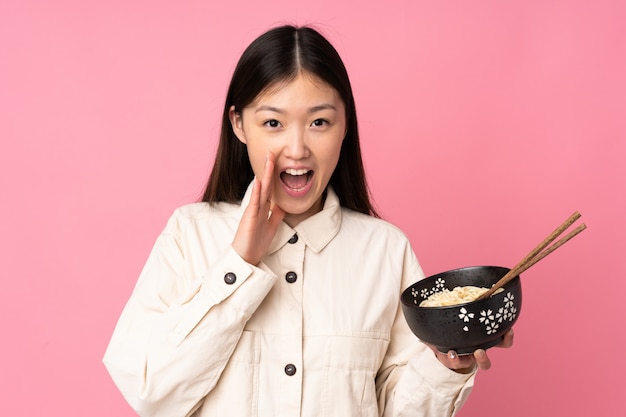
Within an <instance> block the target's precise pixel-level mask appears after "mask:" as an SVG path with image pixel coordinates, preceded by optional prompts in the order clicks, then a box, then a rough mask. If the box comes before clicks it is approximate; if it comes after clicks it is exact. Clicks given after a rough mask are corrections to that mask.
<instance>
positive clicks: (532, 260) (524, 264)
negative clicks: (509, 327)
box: [476, 212, 587, 300]
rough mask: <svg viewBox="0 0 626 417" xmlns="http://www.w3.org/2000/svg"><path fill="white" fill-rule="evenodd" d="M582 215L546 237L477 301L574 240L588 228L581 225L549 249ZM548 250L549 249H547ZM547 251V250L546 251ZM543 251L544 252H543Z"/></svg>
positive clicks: (577, 213) (571, 217) (568, 221)
mask: <svg viewBox="0 0 626 417" xmlns="http://www.w3.org/2000/svg"><path fill="white" fill-rule="evenodd" d="M580 216H581V215H580V213H579V212H575V213H574V214H572V215H571V216H570V217H569V218H568V219H567V220H565V221H564V222H563V223H562V224H561V225H560V226H559V227H557V228H556V229H555V230H554V232H552V233H551V234H550V235H549V236H548V237H546V238H545V239H544V240H543V241H542V242H541V243H540V244H539V245H537V247H536V248H535V249H533V250H532V251H531V252H530V253H529V254H528V255H526V257H524V259H522V260H521V261H520V262H519V263H518V264H517V265H515V266H514V267H513V269H511V270H510V271H509V272H507V274H506V275H505V276H503V277H502V278H500V280H499V281H498V282H496V283H495V284H494V285H493V286H492V287H491V288H489V290H488V291H487V292H485V293H483V294H482V295H481V296H480V297H478V298H476V300H482V299H483V298H487V297H490V296H491V295H492V294H493V293H494V292H496V291H497V290H498V289H499V288H500V287H502V286H503V285H505V284H506V283H508V282H509V281H511V280H512V279H513V278H515V277H516V276H518V275H519V274H521V273H522V272H524V271H526V270H527V269H528V268H530V267H531V266H533V265H534V264H536V263H537V262H539V261H540V260H542V259H543V258H545V257H546V256H548V255H549V254H551V253H552V252H554V251H555V250H557V249H558V248H560V247H561V246H563V244H564V243H565V242H567V241H568V240H570V239H572V238H573V237H574V236H576V235H577V234H579V233H580V232H582V231H583V230H585V229H586V228H587V226H585V224H581V225H580V226H578V227H577V228H576V229H574V230H572V231H571V232H570V233H568V234H567V235H566V236H565V237H563V238H561V239H560V240H558V241H557V242H556V243H555V244H553V245H552V246H550V247H548V245H549V244H550V243H552V241H554V239H556V238H557V237H558V236H560V235H561V234H562V233H563V232H565V230H567V229H568V228H569V227H570V226H571V225H572V224H574V222H575V221H576V220H578V219H579V218H580ZM546 248H547V249H546ZM544 249H545V250H544ZM542 251H543V252H542Z"/></svg>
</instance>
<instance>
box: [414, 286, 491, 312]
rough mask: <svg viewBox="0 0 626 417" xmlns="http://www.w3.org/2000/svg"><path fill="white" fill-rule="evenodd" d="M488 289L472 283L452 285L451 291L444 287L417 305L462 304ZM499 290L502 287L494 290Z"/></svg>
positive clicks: (443, 305)
mask: <svg viewBox="0 0 626 417" xmlns="http://www.w3.org/2000/svg"><path fill="white" fill-rule="evenodd" d="M488 289H489V288H483V287H474V286H472V285H467V286H464V287H454V289H453V290H452V291H450V290H448V289H444V290H443V291H439V292H436V293H433V294H431V295H430V296H429V297H428V298H427V299H425V300H424V301H422V302H421V303H420V304H419V306H420V307H446V306H453V305H456V304H463V303H467V302H469V301H473V300H475V299H476V298H478V297H480V296H481V295H482V294H483V293H485V292H487V290H488ZM501 291H503V289H502V288H500V289H498V291H496V294H497V293H498V292H501Z"/></svg>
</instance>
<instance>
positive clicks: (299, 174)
mask: <svg viewBox="0 0 626 417" xmlns="http://www.w3.org/2000/svg"><path fill="white" fill-rule="evenodd" d="M312 176H313V171H311V170H310V169H293V168H287V169H286V170H284V171H283V172H281V173H280V180H281V181H282V182H283V184H285V185H286V186H287V187H288V188H289V189H291V190H293V191H301V190H303V189H304V188H305V187H306V185H307V184H308V183H309V180H310V179H311V177H312Z"/></svg>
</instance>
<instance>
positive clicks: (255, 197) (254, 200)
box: [248, 177, 262, 214]
mask: <svg viewBox="0 0 626 417" xmlns="http://www.w3.org/2000/svg"><path fill="white" fill-rule="evenodd" d="M261 186H262V184H261V181H260V180H259V179H258V178H257V177H254V180H253V183H252V193H251V194H250V202H249V203H248V209H249V210H251V211H252V212H253V213H254V214H258V211H259V200H260V198H261Z"/></svg>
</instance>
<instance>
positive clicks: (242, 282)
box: [103, 219, 276, 417]
mask: <svg viewBox="0 0 626 417" xmlns="http://www.w3.org/2000/svg"><path fill="white" fill-rule="evenodd" d="M179 236H180V234H179V230H177V224H176V222H175V221H174V220H173V219H170V222H169V223H168V225H167V226H166V228H165V230H164V232H163V233H162V234H161V235H160V236H159V237H158V238H157V241H156V243H155V246H154V248H153V249H152V252H151V254H150V256H149V258H148V260H147V262H146V265H145V266H144V269H143V270H142V272H141V275H140V277H139V279H138V281H137V284H136V287H135V289H134V291H133V293H132V295H131V297H130V299H129V300H128V302H127V304H126V306H125V308H124V310H123V311H122V314H121V316H120V318H119V320H118V323H117V325H116V327H115V330H114V332H113V336H112V338H111V340H110V342H109V345H108V347H107V350H106V352H105V355H104V359H103V362H104V364H105V366H106V368H107V370H108V372H109V374H110V375H111V377H112V379H113V381H114V382H115V384H116V385H117V387H118V388H119V390H120V391H121V393H122V394H123V396H124V397H125V399H126V400H127V401H128V403H129V404H130V405H131V407H132V408H133V409H135V411H136V412H137V413H138V414H139V415H140V416H153V417H158V416H167V417H177V416H180V417H183V416H189V415H191V414H192V413H193V412H194V411H195V410H196V409H197V408H198V407H199V406H200V405H201V403H202V399H203V398H204V397H205V396H206V395H207V393H209V392H210V391H211V389H213V387H214V386H215V384H216V383H217V381H218V380H219V378H220V375H221V373H222V371H223V370H224V368H225V366H226V364H227V362H228V360H229V358H230V355H231V354H232V352H233V350H234V349H235V347H236V345H237V343H238V340H239V337H240V336H241V334H242V331H243V328H244V326H245V324H246V322H247V321H248V319H249V318H250V317H251V315H252V314H253V312H254V311H255V310H256V309H257V307H258V306H259V305H260V303H261V302H262V300H263V299H264V298H265V296H266V295H267V293H268V292H269V291H270V289H271V288H272V286H273V284H274V282H275V281H276V276H275V275H274V274H273V273H272V272H271V271H270V270H269V269H268V268H267V267H266V266H264V265H263V264H261V265H259V267H255V266H252V265H250V264H248V263H246V262H245V261H244V260H243V259H241V258H240V257H239V256H238V254H237V253H236V252H235V251H234V250H233V249H232V247H230V246H229V247H228V248H226V249H225V251H224V253H223V254H222V256H220V257H219V259H218V260H217V261H216V262H215V263H214V264H213V265H211V267H210V270H208V271H206V272H205V273H204V275H203V276H198V277H190V276H187V275H189V274H188V273H186V272H185V271H186V266H185V256H186V254H184V253H182V252H181V249H180V248H181V245H180V244H179V242H178V240H177V239H178V238H179ZM226 273H234V274H235V276H236V280H235V282H234V283H232V284H228V283H226V282H225V279H224V276H225V274H226Z"/></svg>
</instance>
